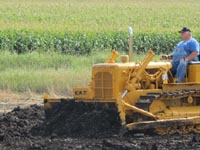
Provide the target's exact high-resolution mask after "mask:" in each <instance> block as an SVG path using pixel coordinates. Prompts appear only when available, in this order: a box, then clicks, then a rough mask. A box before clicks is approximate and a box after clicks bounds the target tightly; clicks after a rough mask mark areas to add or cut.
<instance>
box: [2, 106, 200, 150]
mask: <svg viewBox="0 0 200 150" xmlns="http://www.w3.org/2000/svg"><path fill="white" fill-rule="evenodd" d="M109 113H111V116H113V114H112V111H111V112H109ZM109 113H104V112H103V111H100V110H97V111H94V110H93V109H92V113H91V112H87V113H84V115H81V116H80V118H74V117H75V116H72V117H69V116H68V117H67V118H68V119H66V116H65V117H64V116H63V114H56V115H57V116H56V117H58V116H60V118H59V120H60V121H59V120H54V121H52V120H50V121H46V120H45V114H44V109H43V107H42V106H38V105H32V106H30V107H27V108H20V107H16V108H15V109H13V110H12V111H11V112H8V113H4V114H1V115H0V149H1V150H4V149H5V150H7V149H8V150H10V149H16V150H21V149H30V150H47V149H48V150H51V149H52V150H54V149H56V150H63V149H66V150H69V149H72V150H73V149H76V150H82V149H86V150H87V149H89V150H90V149H91V150H101V149H103V150H129V149H130V150H133V149H144V150H145V149H149V150H156V149H162V150H163V149H181V150H184V149H185V150H186V149H200V136H199V135H198V134H194V133H190V134H186V135H171V136H158V135H144V134H138V133H137V134H134V133H133V134H132V135H131V136H121V134H120V132H119V130H120V128H119V122H118V121H119V120H118V119H111V121H110V122H107V123H106V119H108V118H109V117H111V116H109V115H108V114H109ZM102 118H103V119H102ZM58 121H59V122H58ZM63 122H64V123H63ZM104 122H105V123H104ZM50 129H51V131H50Z"/></svg>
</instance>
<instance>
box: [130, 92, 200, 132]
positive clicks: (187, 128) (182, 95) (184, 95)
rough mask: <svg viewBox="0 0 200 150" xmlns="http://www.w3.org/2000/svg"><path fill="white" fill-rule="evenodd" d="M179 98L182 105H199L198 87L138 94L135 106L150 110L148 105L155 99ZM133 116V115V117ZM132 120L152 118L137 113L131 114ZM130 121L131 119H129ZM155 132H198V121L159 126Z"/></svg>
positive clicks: (199, 94) (199, 125) (172, 99)
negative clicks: (196, 122)
mask: <svg viewBox="0 0 200 150" xmlns="http://www.w3.org/2000/svg"><path fill="white" fill-rule="evenodd" d="M190 97H191V98H192V101H191V102H190V101H188V99H189V98H190ZM177 99H179V100H181V102H182V105H183V106H184V105H186V104H187V105H191V106H200V90H199V89H190V90H176V91H171V92H161V93H147V94H146V95H142V96H140V99H139V100H138V101H137V103H136V106H137V107H139V108H141V109H144V110H146V111H150V110H149V108H150V105H151V104H152V102H153V101H155V100H161V101H163V102H164V103H165V102H166V101H175V100H177ZM193 99H194V100H193ZM166 107H167V108H170V107H173V106H170V105H166ZM133 116H134V117H133ZM131 120H132V122H140V121H151V120H152V119H150V118H147V117H146V116H143V115H141V114H139V113H136V112H134V113H132V114H131ZM130 122H131V121H130ZM153 130H154V132H155V133H156V134H159V135H166V134H175V133H178V134H186V133H189V132H195V133H200V123H198V124H192V123H191V124H188V125H175V123H174V125H173V123H172V124H170V126H167V124H166V127H159V128H156V127H155V128H154V129H153Z"/></svg>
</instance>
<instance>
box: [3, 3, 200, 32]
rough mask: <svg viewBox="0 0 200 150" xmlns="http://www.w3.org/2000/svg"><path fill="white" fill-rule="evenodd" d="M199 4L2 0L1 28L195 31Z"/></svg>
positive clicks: (199, 26) (198, 20)
mask: <svg viewBox="0 0 200 150" xmlns="http://www.w3.org/2000/svg"><path fill="white" fill-rule="evenodd" d="M199 8H200V1H199V0H189V1H188V0H165V1H163V0H109V1H108V0H101V1H99V0H67V1H66V0H34V1H33V0H1V2H0V29H1V30H5V29H17V30H20V29H28V30H49V31H52V30H53V31H126V30H127V26H132V27H133V28H134V29H135V31H136V32H146V31H153V32H164V31H171V32H174V31H177V30H178V29H180V28H181V27H182V26H184V25H187V26H190V27H191V28H192V29H193V30H196V31H197V30H199V29H200V24H199V22H200V17H199V15H200V12H199Z"/></svg>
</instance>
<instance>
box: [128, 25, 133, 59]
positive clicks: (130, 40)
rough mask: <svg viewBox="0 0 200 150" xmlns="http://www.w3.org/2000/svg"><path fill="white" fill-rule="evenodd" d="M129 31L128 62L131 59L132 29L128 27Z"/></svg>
mask: <svg viewBox="0 0 200 150" xmlns="http://www.w3.org/2000/svg"><path fill="white" fill-rule="evenodd" d="M128 32H129V34H130V35H129V62H132V61H133V29H132V28H131V27H128Z"/></svg>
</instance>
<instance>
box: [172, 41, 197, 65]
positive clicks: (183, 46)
mask: <svg viewBox="0 0 200 150" xmlns="http://www.w3.org/2000/svg"><path fill="white" fill-rule="evenodd" d="M192 52H198V53H199V43H198V42H197V40H196V39H194V38H190V39H189V40H187V41H181V42H179V43H178V44H177V46H176V48H175V49H174V51H173V60H172V61H174V62H179V61H180V60H181V59H182V58H184V57H187V56H189V55H190V54H191V53H192ZM194 60H195V61H197V60H198V57H195V58H194Z"/></svg>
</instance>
